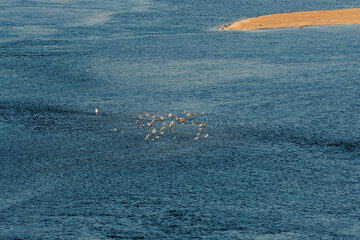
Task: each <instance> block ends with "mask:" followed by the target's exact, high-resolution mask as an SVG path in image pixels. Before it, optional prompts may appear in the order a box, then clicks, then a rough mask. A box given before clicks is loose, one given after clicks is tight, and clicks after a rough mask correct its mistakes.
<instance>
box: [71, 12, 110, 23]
mask: <svg viewBox="0 0 360 240" xmlns="http://www.w3.org/2000/svg"><path fill="white" fill-rule="evenodd" d="M111 14H112V13H111V12H105V13H98V14H94V15H92V16H88V17H86V18H84V19H81V20H80V22H78V23H74V24H71V26H73V27H77V26H95V25H102V24H104V23H105V22H107V21H109V20H110V16H111Z"/></svg>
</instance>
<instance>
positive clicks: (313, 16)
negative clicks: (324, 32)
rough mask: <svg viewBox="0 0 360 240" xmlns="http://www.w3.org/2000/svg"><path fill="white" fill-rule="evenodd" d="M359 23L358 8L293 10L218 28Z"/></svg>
mask: <svg viewBox="0 0 360 240" xmlns="http://www.w3.org/2000/svg"><path fill="white" fill-rule="evenodd" d="M345 24H360V8H355V9H346V10H331V11H311V12H295V13H283V14H273V15H266V16H260V17H256V18H249V19H245V20H242V21H239V22H235V23H232V24H230V25H229V26H226V25H225V26H224V27H220V28H218V30H219V31H228V30H238V31H249V30H257V29H275V28H302V27H308V26H325V25H345Z"/></svg>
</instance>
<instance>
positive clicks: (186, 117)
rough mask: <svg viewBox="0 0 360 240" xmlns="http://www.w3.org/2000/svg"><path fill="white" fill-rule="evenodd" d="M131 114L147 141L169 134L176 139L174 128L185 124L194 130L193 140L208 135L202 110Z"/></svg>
mask: <svg viewBox="0 0 360 240" xmlns="http://www.w3.org/2000/svg"><path fill="white" fill-rule="evenodd" d="M98 114H99V109H97V108H95V115H98ZM129 114H130V115H132V116H136V118H135V119H134V121H135V124H136V125H137V128H138V129H139V130H142V131H143V132H144V134H145V135H144V136H145V137H144V139H145V140H147V141H152V142H154V141H156V140H158V139H160V138H161V137H164V136H166V135H167V136H170V137H171V138H172V140H174V141H175V140H176V134H175V129H176V128H181V127H183V126H185V125H191V127H192V128H193V129H194V130H195V134H194V138H193V140H194V141H198V140H200V139H201V138H204V139H207V138H208V137H209V134H208V133H205V130H206V122H203V121H202V120H203V118H202V117H203V116H204V115H205V113H204V112H202V113H200V114H199V115H198V114H197V113H189V112H186V111H184V112H183V113H182V115H181V114H180V116H175V115H174V114H172V113H169V114H165V115H161V112H159V113H157V114H156V115H152V114H150V113H147V112H146V113H143V114H133V113H132V112H130V113H129ZM114 131H115V132H120V133H124V130H118V129H116V128H114Z"/></svg>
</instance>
